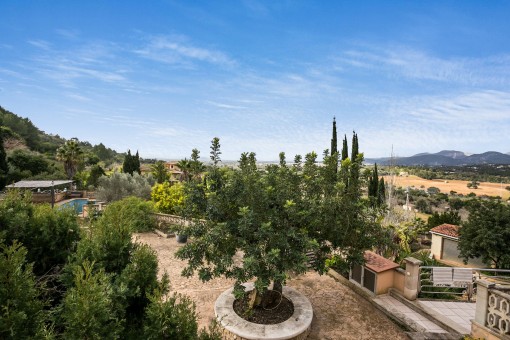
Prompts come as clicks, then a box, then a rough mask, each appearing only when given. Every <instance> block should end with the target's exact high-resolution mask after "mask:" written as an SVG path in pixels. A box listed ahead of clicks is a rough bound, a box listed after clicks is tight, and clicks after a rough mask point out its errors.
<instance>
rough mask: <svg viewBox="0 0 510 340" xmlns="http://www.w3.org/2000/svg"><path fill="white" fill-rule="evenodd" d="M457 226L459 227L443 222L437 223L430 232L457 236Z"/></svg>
mask: <svg viewBox="0 0 510 340" xmlns="http://www.w3.org/2000/svg"><path fill="white" fill-rule="evenodd" d="M459 228H460V227H459V226H458V225H454V224H448V223H443V224H441V225H438V226H437V227H434V228H432V229H430V232H431V233H435V234H441V235H445V236H450V237H455V238H458V237H459Z"/></svg>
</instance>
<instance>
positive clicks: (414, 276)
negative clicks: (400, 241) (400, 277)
mask: <svg viewBox="0 0 510 340" xmlns="http://www.w3.org/2000/svg"><path fill="white" fill-rule="evenodd" d="M404 261H405V262H406V275H405V283H404V297H405V298H406V299H408V300H416V298H417V297H418V293H419V291H420V265H421V264H422V262H421V261H420V260H418V259H415V258H414V257H406V258H405V259H404Z"/></svg>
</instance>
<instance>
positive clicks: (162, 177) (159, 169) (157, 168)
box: [151, 161, 168, 184]
mask: <svg viewBox="0 0 510 340" xmlns="http://www.w3.org/2000/svg"><path fill="white" fill-rule="evenodd" d="M151 172H152V175H153V176H154V178H156V181H157V182H158V183H160V184H161V183H163V182H164V181H166V180H167V179H168V171H167V170H166V168H165V162H163V161H157V162H156V163H154V164H152V166H151Z"/></svg>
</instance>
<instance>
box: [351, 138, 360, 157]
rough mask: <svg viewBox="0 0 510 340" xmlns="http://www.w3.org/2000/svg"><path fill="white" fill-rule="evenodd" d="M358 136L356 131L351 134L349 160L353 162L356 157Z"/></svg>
mask: <svg viewBox="0 0 510 340" xmlns="http://www.w3.org/2000/svg"><path fill="white" fill-rule="evenodd" d="M358 150H359V149H358V135H357V134H356V131H353V132H352V151H351V160H352V161H353V162H354V161H355V160H356V157H357V156H358V153H359V152H358Z"/></svg>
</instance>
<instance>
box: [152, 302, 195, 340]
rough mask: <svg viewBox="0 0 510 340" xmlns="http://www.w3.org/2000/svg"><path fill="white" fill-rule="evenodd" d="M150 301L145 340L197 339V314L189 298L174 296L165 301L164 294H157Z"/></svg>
mask: <svg viewBox="0 0 510 340" xmlns="http://www.w3.org/2000/svg"><path fill="white" fill-rule="evenodd" d="M150 299H151V303H150V305H149V306H148V308H147V313H146V316H145V320H144V339H179V340H181V339H182V340H188V339H189V340H194V339H196V338H197V331H198V326H197V321H196V318H197V313H196V311H195V304H194V303H193V302H192V300H191V299H190V298H189V297H187V296H185V295H177V294H173V295H171V296H170V297H168V298H167V299H166V301H164V300H163V296H162V294H158V292H156V294H154V295H153V296H151V297H150Z"/></svg>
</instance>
